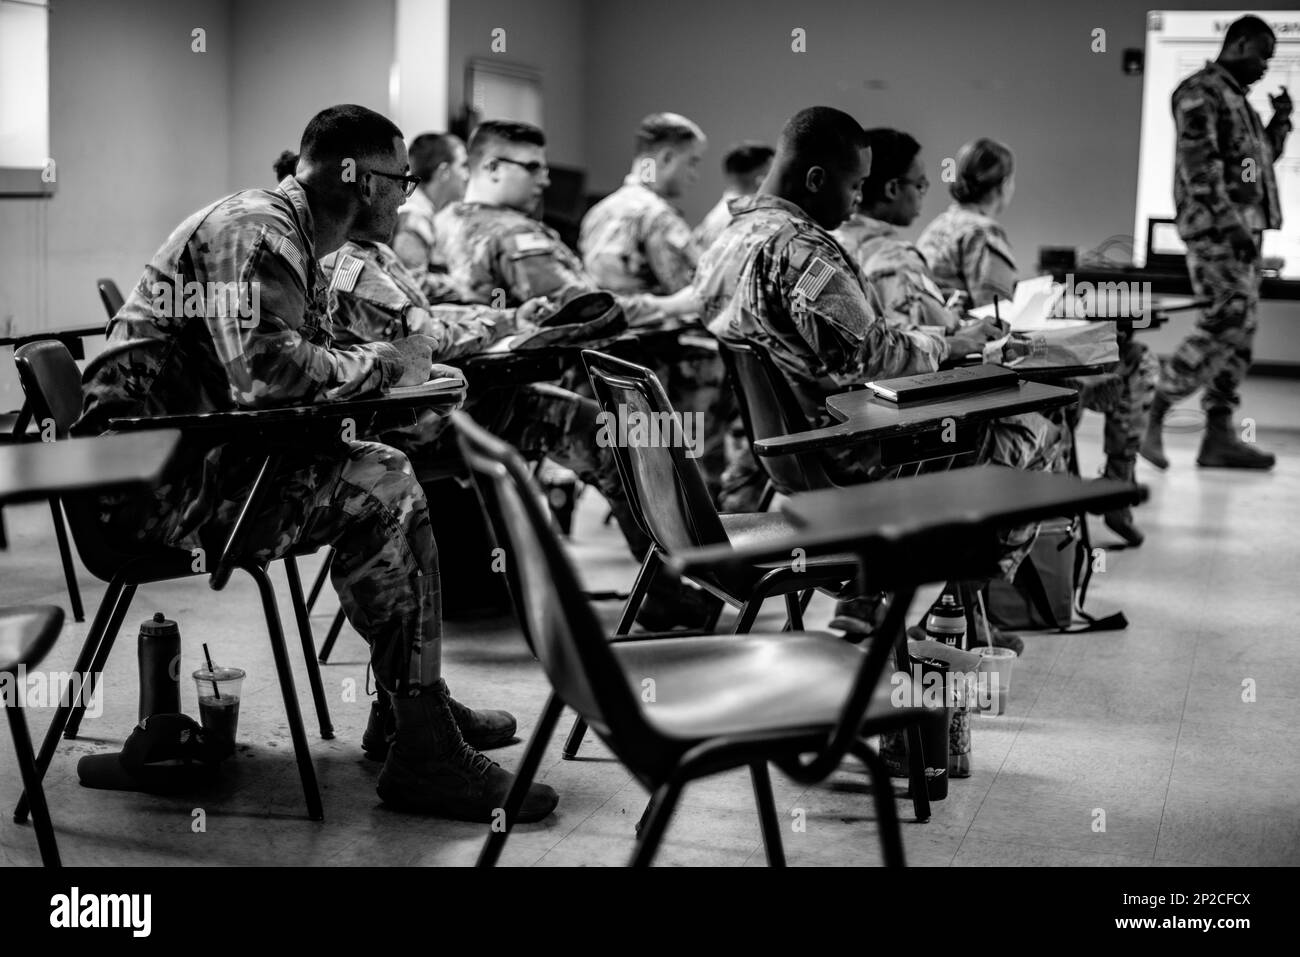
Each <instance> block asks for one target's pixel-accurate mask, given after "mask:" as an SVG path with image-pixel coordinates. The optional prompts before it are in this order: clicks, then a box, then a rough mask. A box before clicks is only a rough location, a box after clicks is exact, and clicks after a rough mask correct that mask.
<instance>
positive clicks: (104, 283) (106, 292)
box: [95, 279, 123, 319]
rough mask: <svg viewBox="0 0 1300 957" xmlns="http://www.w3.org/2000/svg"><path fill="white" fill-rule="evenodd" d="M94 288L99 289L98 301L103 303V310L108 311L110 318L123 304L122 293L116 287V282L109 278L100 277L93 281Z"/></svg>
mask: <svg viewBox="0 0 1300 957" xmlns="http://www.w3.org/2000/svg"><path fill="white" fill-rule="evenodd" d="M95 288H96V289H98V290H99V301H100V302H102V303H103V304H104V311H105V312H107V313H108V318H109V319H112V318H113V317H114V316H116V315H117V314H118V312H120V311H121V309H122V305H123V299H122V293H121V292H120V291H119V290H118V288H117V283H115V282H113V280H111V279H100V280H97V281H96V282H95Z"/></svg>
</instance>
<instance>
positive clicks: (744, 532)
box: [718, 512, 858, 579]
mask: <svg viewBox="0 0 1300 957" xmlns="http://www.w3.org/2000/svg"><path fill="white" fill-rule="evenodd" d="M718 518H720V519H722V527H723V528H724V529H725V530H726V532H727V538H728V539H730V540H731V544H732V547H734V548H737V549H744V548H747V547H748V546H750V545H761V544H763V543H764V542H771V541H784V540H787V539H789V538H790V537H791V536H792V535H794V533H795V531H796V529H795V527H794V526H793V525H791V524H790V520H789V519H788V518H787V517H786V516H785V515H784V514H782V513H781V512H729V513H727V512H724V513H722V514H720V515H719V516H718ZM803 561H804V563H805V565H806V566H807V567H808V568H814V569H823V568H824V569H826V570H827V571H830V570H831V569H840V568H841V566H843V570H844V571H845V574H844V575H843V576H842V577H843V578H846V579H847V578H852V577H853V574H854V571H855V570H856V569H857V567H858V559H857V558H856V557H855V556H853V555H851V554H849V553H848V552H840V553H837V554H830V555H810V556H807V557H806V558H804V559H803ZM759 567H762V568H766V567H775V563H769V564H765V565H760V566H759Z"/></svg>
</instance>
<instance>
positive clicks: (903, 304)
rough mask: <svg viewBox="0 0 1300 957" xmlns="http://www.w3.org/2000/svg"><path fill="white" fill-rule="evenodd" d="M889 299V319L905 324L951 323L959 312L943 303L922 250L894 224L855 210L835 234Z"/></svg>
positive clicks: (887, 313)
mask: <svg viewBox="0 0 1300 957" xmlns="http://www.w3.org/2000/svg"><path fill="white" fill-rule="evenodd" d="M831 235H832V236H834V237H835V238H836V239H838V240H839V241H840V244H841V245H842V246H843V247H844V248H845V249H846V250H847V251H848V253H849V255H850V256H851V257H852V259H853V261H854V262H855V263H857V265H858V268H859V269H861V270H862V275H863V277H865V278H866V280H867V282H869V283H871V285H872V286H874V287H875V289H876V292H877V293H878V294H879V295H880V298H881V299H882V300H883V301H884V305H885V320H886V321H887V322H889V323H891V324H892V325H900V326H944V327H945V328H948V327H951V326H952V325H953V324H954V323H955V322H957V321H959V320H960V319H961V318H962V313H961V312H960V310H956V309H949V308H947V307H946V306H945V305H944V297H943V293H941V292H940V291H939V287H938V286H937V285H936V284H935V282H934V278H933V277H932V276H931V274H930V267H929V265H928V264H927V263H926V261H925V257H924V256H922V255H921V252H920V250H918V249H917V248H916V246H915V245H913V244H912V243H909V242H907V241H906V240H905V239H903V238H902V237H900V236H899V235H898V230H897V229H896V228H895V227H894V226H893V225H892V224H890V223H885V222H881V221H880V220H878V219H872V218H871V217H870V216H867V215H865V214H863V213H854V214H853V215H852V216H850V217H849V218H848V219H846V220H845V221H844V223H843V224H842V225H841V226H840V228H839V229H837V230H835V231H834V232H833V233H832V234H831Z"/></svg>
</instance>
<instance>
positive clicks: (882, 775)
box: [850, 740, 907, 867]
mask: <svg viewBox="0 0 1300 957" xmlns="http://www.w3.org/2000/svg"><path fill="white" fill-rule="evenodd" d="M850 750H851V751H852V752H853V753H854V754H855V755H857V757H858V759H859V760H860V761H861V762H862V763H863V764H865V765H866V766H867V773H868V774H870V775H871V797H872V799H873V800H874V801H875V804H876V823H877V826H878V827H879V828H880V848H881V850H882V851H883V852H884V855H885V866H886V867H906V866H907V861H906V860H905V859H904V857H903V835H902V833H901V832H900V831H899V829H898V808H896V807H895V806H894V785H893V784H892V783H890V780H889V768H887V767H886V766H885V762H884V761H883V760H882V759H881V757H880V755H878V754H877V753H876V752H875V750H873V749H872V747H871V746H870V745H869V744H867V743H866V742H865V741H862V740H858V741H855V742H854V743H853V744H852V745H850Z"/></svg>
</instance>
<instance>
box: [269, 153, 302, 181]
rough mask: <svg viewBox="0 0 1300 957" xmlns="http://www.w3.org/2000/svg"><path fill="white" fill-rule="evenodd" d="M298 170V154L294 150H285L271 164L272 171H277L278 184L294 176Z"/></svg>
mask: <svg viewBox="0 0 1300 957" xmlns="http://www.w3.org/2000/svg"><path fill="white" fill-rule="evenodd" d="M297 168H298V154H297V153H295V152H294V151H293V150H285V151H284V152H283V153H281V154H280V155H279V156H278V157H276V160H275V162H274V163H272V164H271V169H273V170H275V181H276V182H277V183H278V182H280V180H282V179H284V178H285V177H286V176H292V175H293V174H294V171H295V170H296V169H297Z"/></svg>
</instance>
